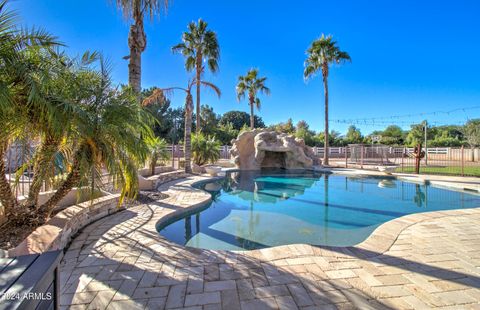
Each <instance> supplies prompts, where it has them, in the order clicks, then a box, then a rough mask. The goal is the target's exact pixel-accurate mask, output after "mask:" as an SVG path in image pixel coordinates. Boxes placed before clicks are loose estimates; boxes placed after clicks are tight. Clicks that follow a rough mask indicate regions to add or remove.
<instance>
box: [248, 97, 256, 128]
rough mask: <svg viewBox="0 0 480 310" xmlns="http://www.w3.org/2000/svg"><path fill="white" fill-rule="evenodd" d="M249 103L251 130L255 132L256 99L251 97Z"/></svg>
mask: <svg viewBox="0 0 480 310" xmlns="http://www.w3.org/2000/svg"><path fill="white" fill-rule="evenodd" d="M249 101H250V129H252V130H253V129H255V115H254V114H253V113H254V109H253V104H254V103H255V98H253V97H250V98H249Z"/></svg>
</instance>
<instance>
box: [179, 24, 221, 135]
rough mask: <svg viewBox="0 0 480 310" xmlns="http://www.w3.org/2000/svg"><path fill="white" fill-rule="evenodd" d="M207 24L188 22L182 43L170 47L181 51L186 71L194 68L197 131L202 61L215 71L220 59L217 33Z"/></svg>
mask: <svg viewBox="0 0 480 310" xmlns="http://www.w3.org/2000/svg"><path fill="white" fill-rule="evenodd" d="M207 26H208V24H207V23H206V22H205V21H203V20H202V19H199V20H198V22H197V23H195V22H191V23H190V24H188V31H186V32H184V33H183V35H182V43H180V44H177V45H175V46H174V47H173V48H172V51H173V52H178V53H181V54H182V55H183V56H184V57H185V68H186V69H187V71H189V72H190V71H193V70H195V81H196V86H197V98H196V99H197V102H196V103H197V104H196V111H197V112H196V113H197V114H196V123H197V130H196V131H197V133H198V132H199V131H200V128H201V118H200V86H201V81H202V75H203V73H204V71H205V66H204V62H206V63H207V67H208V69H209V70H210V71H211V72H213V73H215V72H217V71H218V61H219V59H220V46H219V45H218V40H217V34H216V33H215V32H213V31H211V30H208V29H207Z"/></svg>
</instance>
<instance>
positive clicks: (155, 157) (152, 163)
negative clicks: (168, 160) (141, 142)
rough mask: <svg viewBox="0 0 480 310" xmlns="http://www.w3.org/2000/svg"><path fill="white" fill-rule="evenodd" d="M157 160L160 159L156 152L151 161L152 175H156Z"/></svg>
mask: <svg viewBox="0 0 480 310" xmlns="http://www.w3.org/2000/svg"><path fill="white" fill-rule="evenodd" d="M157 161H158V156H157V155H155V154H154V155H153V156H152V159H151V161H150V172H151V175H155V167H156V166H157Z"/></svg>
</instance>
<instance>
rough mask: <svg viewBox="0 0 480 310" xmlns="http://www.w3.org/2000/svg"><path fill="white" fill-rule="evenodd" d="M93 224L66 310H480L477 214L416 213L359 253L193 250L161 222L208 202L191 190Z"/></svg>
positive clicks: (67, 272) (78, 244)
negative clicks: (172, 238)
mask: <svg viewBox="0 0 480 310" xmlns="http://www.w3.org/2000/svg"><path fill="white" fill-rule="evenodd" d="M199 179H200V177H191V178H189V179H187V180H183V181H177V182H174V183H171V184H167V185H164V186H162V187H161V188H160V189H159V190H161V191H163V192H165V193H166V194H167V195H168V196H169V197H168V198H166V199H164V200H160V201H154V202H151V203H149V204H145V205H141V206H136V207H133V208H130V209H128V210H125V211H122V212H119V213H117V214H115V215H112V216H110V217H107V218H104V219H102V220H100V221H98V222H96V223H94V224H92V225H90V226H88V227H87V228H86V229H85V230H84V231H83V232H82V233H81V234H80V235H79V236H78V237H77V238H76V239H75V240H74V241H73V242H72V244H71V246H70V248H69V249H68V251H67V252H66V254H65V258H64V261H63V263H62V267H61V290H62V298H61V305H62V307H63V308H70V307H71V308H72V309H74V308H77V309H145V308H147V309H177V308H185V307H186V308H189V309H190V308H191V309H255V310H257V309H272V308H273V309H277V308H278V309H336V308H340V309H350V308H360V309H386V308H387V309H388V308H395V309H397V308H400V309H425V308H433V307H439V308H443V307H444V308H446V309H479V308H480V304H479V300H480V210H477V209H470V210H456V211H446V212H433V213H426V214H416V215H410V216H406V217H403V218H400V219H396V220H394V221H391V222H389V223H386V224H384V225H382V226H381V227H380V228H379V229H377V230H376V231H375V232H374V233H373V234H372V236H370V237H369V239H367V240H366V241H365V242H363V243H362V244H360V245H359V246H357V247H349V248H332V247H315V246H309V245H288V246H281V247H275V248H270V249H262V250H256V251H244V252H228V251H211V250H199V249H187V248H185V247H181V246H179V245H176V244H173V243H171V242H169V241H167V240H165V239H163V238H162V237H161V236H160V235H159V234H158V233H157V231H156V230H155V225H156V223H157V222H158V221H159V220H162V219H165V218H168V217H169V216H171V215H172V214H173V213H176V212H184V211H185V209H186V208H189V207H191V206H192V205H197V206H199V205H202V203H203V204H204V203H205V202H208V200H209V199H210V196H209V195H208V194H206V193H204V192H202V191H200V190H195V189H192V188H191V187H190V184H191V183H192V182H193V181H196V180H199Z"/></svg>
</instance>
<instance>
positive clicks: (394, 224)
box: [152, 174, 480, 261]
mask: <svg viewBox="0 0 480 310" xmlns="http://www.w3.org/2000/svg"><path fill="white" fill-rule="evenodd" d="M364 175H365V174H364ZM221 178H222V177H209V176H205V175H202V176H199V175H195V176H193V177H192V178H186V179H181V180H179V181H180V182H179V183H177V185H178V184H179V185H180V186H181V190H178V188H177V187H176V186H175V185H173V186H172V185H171V184H170V183H172V182H170V183H165V184H162V185H161V186H159V187H158V188H157V190H159V191H165V192H166V193H167V194H168V195H169V196H171V195H173V196H182V195H184V194H185V190H188V191H192V192H197V193H198V192H202V193H203V195H202V196H203V198H202V199H199V200H197V201H190V203H189V205H185V204H184V203H183V204H179V205H177V206H175V208H174V211H173V212H168V213H167V214H165V215H163V216H160V217H157V216H153V217H152V219H153V220H154V221H155V222H154V227H155V233H156V234H157V235H158V238H161V240H162V241H163V242H167V243H168V244H171V245H175V246H176V247H179V248H183V249H188V250H195V251H200V252H205V253H207V252H216V253H237V254H243V255H247V256H252V257H256V258H262V259H264V260H265V261H275V260H280V259H291V258H300V257H303V256H311V255H316V254H321V255H324V254H325V252H333V253H339V255H340V254H341V253H343V254H344V255H347V256H355V257H359V258H362V257H365V258H372V257H375V256H378V255H382V254H383V253H385V252H387V251H388V250H389V249H390V247H391V246H392V245H393V244H394V243H395V241H396V240H397V239H398V237H399V235H400V234H401V233H402V231H404V230H405V229H407V228H409V227H410V226H412V225H415V224H418V223H422V222H425V221H429V220H434V219H438V218H443V217H450V216H458V215H469V214H480V209H479V208H468V209H455V210H443V211H431V212H422V213H415V214H408V215H404V216H402V217H399V218H395V219H392V220H390V221H388V222H385V223H383V224H381V225H380V226H378V227H377V228H376V229H375V230H374V231H373V232H372V233H371V234H370V235H369V236H368V237H367V238H366V239H365V240H364V241H362V242H361V243H359V244H357V245H354V246H345V247H334V246H320V245H311V244H301V243H300V244H288V245H280V246H274V247H269V248H263V249H255V250H241V251H232V250H208V249H201V248H194V247H188V246H183V245H180V244H177V243H174V242H172V241H170V240H168V239H166V238H165V237H163V236H162V235H160V234H159V233H158V230H157V229H156V228H157V227H159V226H160V225H162V224H164V223H165V222H167V221H172V220H176V219H179V218H181V217H182V215H184V214H185V213H189V212H195V211H196V210H198V209H201V208H202V207H204V206H205V205H207V204H208V203H210V202H211V195H210V194H209V193H208V192H206V191H204V190H202V189H200V188H196V187H194V186H195V185H198V184H201V183H204V182H208V181H212V180H215V179H221ZM452 190H455V189H454V188H452ZM206 196H208V197H206Z"/></svg>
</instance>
